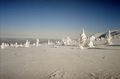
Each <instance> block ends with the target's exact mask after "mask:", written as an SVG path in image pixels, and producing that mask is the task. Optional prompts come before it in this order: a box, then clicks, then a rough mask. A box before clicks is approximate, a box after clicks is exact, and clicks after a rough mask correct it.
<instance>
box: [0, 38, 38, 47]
mask: <svg viewBox="0 0 120 79" xmlns="http://www.w3.org/2000/svg"><path fill="white" fill-rule="evenodd" d="M30 46H31V44H30V41H28V40H26V42H25V43H24V44H22V43H21V44H18V43H17V42H16V43H14V44H13V43H11V44H8V43H2V44H1V45H0V48H1V49H4V48H6V47H15V48H18V47H25V48H28V47H30ZM32 46H36V47H37V46H40V43H39V39H36V43H33V44H32Z"/></svg>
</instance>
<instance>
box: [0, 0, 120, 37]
mask: <svg viewBox="0 0 120 79" xmlns="http://www.w3.org/2000/svg"><path fill="white" fill-rule="evenodd" d="M83 27H84V29H85V30H86V31H87V32H97V31H98V32H104V31H107V30H108V29H120V2H119V1H117V0H113V1H112V0H0V36H9V37H41V38H47V37H51V38H55V37H60V38H61V37H63V36H66V35H67V34H69V35H71V36H75V35H76V34H79V33H81V30H82V28H83ZM76 36H77V35H76ZM78 36H79V35H78Z"/></svg>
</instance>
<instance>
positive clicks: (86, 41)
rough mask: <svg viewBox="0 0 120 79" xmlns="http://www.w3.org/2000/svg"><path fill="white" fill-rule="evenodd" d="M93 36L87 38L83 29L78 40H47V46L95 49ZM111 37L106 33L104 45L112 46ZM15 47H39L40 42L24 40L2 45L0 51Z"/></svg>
mask: <svg viewBox="0 0 120 79" xmlns="http://www.w3.org/2000/svg"><path fill="white" fill-rule="evenodd" d="M95 39H96V38H95V36H94V35H92V36H90V37H87V36H86V34H85V31H84V29H83V30H82V33H81V34H80V37H79V40H78V41H77V40H73V39H71V38H70V37H68V36H67V37H65V38H63V39H62V40H59V41H56V42H54V43H53V42H52V41H50V40H48V43H47V44H48V45H52V46H54V47H58V46H63V45H64V46H71V45H75V46H79V47H80V49H84V47H95V45H94V42H95ZM111 40H112V36H111V32H110V31H108V33H107V34H106V44H107V45H111V44H112V41H111ZM9 46H11V47H15V48H18V47H25V48H27V47H30V46H36V47H37V46H40V40H39V39H36V42H35V43H33V44H30V41H29V40H26V42H25V43H24V44H22V43H21V44H18V43H17V42H16V43H15V44H8V43H2V44H1V45H0V48H1V49H4V48H6V47H9Z"/></svg>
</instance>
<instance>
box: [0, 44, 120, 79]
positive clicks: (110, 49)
mask: <svg viewBox="0 0 120 79" xmlns="http://www.w3.org/2000/svg"><path fill="white" fill-rule="evenodd" d="M102 77H103V78H102ZM0 79H120V46H119V45H118V46H106V45H97V46H96V47H95V48H86V49H84V50H81V49H79V48H78V47H72V46H60V47H58V48H54V47H51V46H47V45H41V46H38V47H29V48H12V47H7V48H5V49H0Z"/></svg>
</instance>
